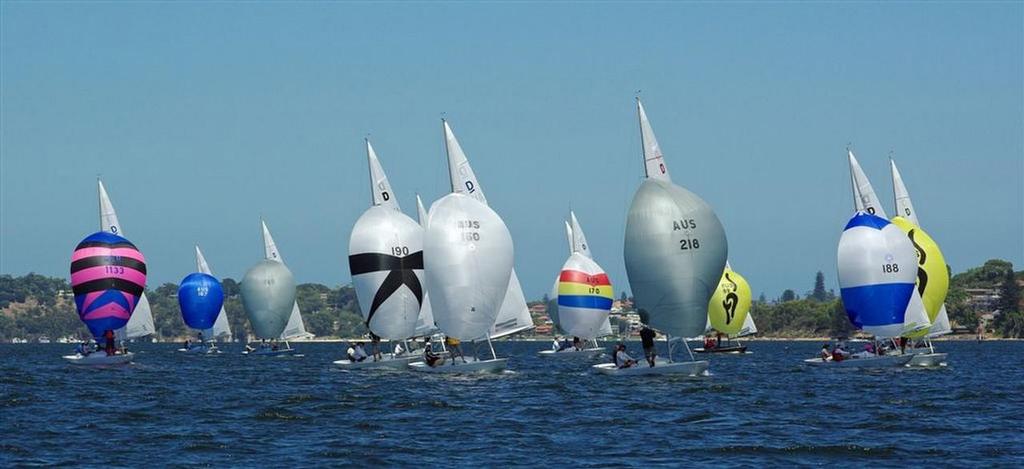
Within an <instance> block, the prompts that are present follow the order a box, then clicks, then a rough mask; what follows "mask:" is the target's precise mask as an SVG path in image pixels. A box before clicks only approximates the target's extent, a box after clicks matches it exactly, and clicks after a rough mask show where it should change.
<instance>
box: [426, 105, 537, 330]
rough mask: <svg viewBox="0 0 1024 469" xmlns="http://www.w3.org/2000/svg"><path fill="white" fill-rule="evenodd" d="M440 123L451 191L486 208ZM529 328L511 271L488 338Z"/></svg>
mask: <svg viewBox="0 0 1024 469" xmlns="http://www.w3.org/2000/svg"><path fill="white" fill-rule="evenodd" d="M442 124H443V127H444V141H445V150H446V151H447V154H448V173H449V177H450V179H451V187H452V192H453V193H455V194H463V195H466V196H469V197H472V198H474V199H476V200H477V201H479V202H480V203H482V204H484V205H488V204H487V198H486V197H485V196H484V190H483V187H482V186H481V185H480V181H479V180H477V178H476V174H475V173H474V172H473V168H472V167H471V166H470V165H469V160H468V159H467V158H466V153H465V152H464V151H463V150H462V146H461V145H459V141H458V139H456V138H455V133H454V132H452V128H451V126H449V125H448V121H442ZM431 211H433V208H431ZM502 224H504V222H503V223H502ZM533 327H534V324H533V318H532V317H531V316H530V309H529V308H528V307H527V306H526V297H525V296H524V295H523V287H522V286H521V285H520V284H519V277H518V276H517V275H516V272H515V269H514V268H513V269H512V275H511V276H510V277H509V284H508V289H507V292H506V293H505V298H504V300H503V301H502V304H501V310H500V311H499V312H498V317H497V318H496V319H495V322H494V325H493V326H492V327H491V329H490V331H489V332H488V336H489V337H490V338H491V339H497V338H500V337H505V336H509V335H512V334H516V333H519V332H523V331H525V330H529V329H532V328H533ZM477 338H478V339H479V338H482V337H477Z"/></svg>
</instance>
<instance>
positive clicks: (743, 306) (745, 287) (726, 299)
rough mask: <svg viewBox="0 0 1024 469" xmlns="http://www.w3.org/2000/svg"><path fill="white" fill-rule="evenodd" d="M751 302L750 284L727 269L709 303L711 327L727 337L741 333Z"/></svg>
mask: <svg viewBox="0 0 1024 469" xmlns="http://www.w3.org/2000/svg"><path fill="white" fill-rule="evenodd" d="M750 300H751V298H750V284H748V283H747V280H746V279H744V278H743V276H741V275H740V274H738V273H736V272H733V271H732V270H731V269H728V268H726V269H725V272H723V273H722V279H721V280H719V282H718V288H716V289H715V294H714V295H712V296H711V301H710V302H708V318H709V319H710V320H711V327H713V328H715V330H716V331H718V332H721V333H723V334H726V335H734V334H737V333H739V332H740V329H743V321H745V320H746V319H747V313H749V312H750Z"/></svg>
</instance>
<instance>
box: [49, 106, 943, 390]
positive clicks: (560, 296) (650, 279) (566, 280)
mask: <svg viewBox="0 0 1024 469" xmlns="http://www.w3.org/2000/svg"><path fill="white" fill-rule="evenodd" d="M636 112H637V116H638V120H639V129H640V139H641V146H642V149H641V152H640V155H639V156H640V157H641V158H640V161H642V164H643V168H644V178H643V180H642V181H641V183H640V186H639V187H638V188H637V189H636V191H635V194H634V196H633V200H632V203H631V205H630V208H629V212H628V214H627V216H626V221H625V241H624V247H623V254H624V260H625V266H626V273H627V276H628V279H629V284H630V287H631V289H632V291H633V295H634V298H635V305H636V307H637V310H638V313H639V315H640V316H641V321H642V322H643V323H644V324H645V325H646V326H647V327H650V328H652V329H654V330H656V331H658V332H659V333H660V336H661V337H662V338H663V339H664V346H663V349H662V350H664V354H663V355H662V354H660V353H659V351H658V350H657V348H656V347H651V345H650V344H645V349H647V350H648V352H649V353H650V355H649V356H648V361H646V362H645V361H640V363H639V364H635V361H634V360H629V361H626V360H620V353H619V351H618V350H616V351H615V352H614V353H613V354H612V355H611V358H612V361H611V362H608V363H600V364H596V365H593V366H592V368H593V370H594V371H595V372H597V373H600V374H606V375H619V376H632V375H661V374H683V375H689V376H700V375H707V374H709V369H710V362H709V361H708V360H700V359H697V358H696V356H695V355H694V352H695V351H696V352H698V353H712V352H732V353H744V352H745V351H746V347H745V346H742V345H740V344H738V343H737V344H726V345H724V346H723V345H722V344H721V342H720V341H721V337H722V336H723V335H724V336H725V337H727V338H729V339H736V338H739V337H743V336H747V335H751V334H754V333H756V332H757V327H756V326H755V325H754V320H753V316H752V315H751V314H750V308H751V289H750V286H749V284H748V283H747V281H746V279H745V278H743V276H741V275H740V274H739V273H738V272H736V271H734V270H733V269H732V267H731V265H730V262H729V248H728V240H727V237H726V232H725V228H724V227H723V225H722V223H721V221H720V220H719V218H718V216H717V215H716V213H715V212H714V210H713V209H712V207H711V206H710V205H709V204H708V203H707V202H705V201H704V200H703V199H701V198H700V197H699V196H698V195H697V194H695V193H693V192H691V191H690V190H688V189H686V188H685V187H683V186H682V185H681V184H680V182H682V181H685V180H687V179H689V178H690V175H688V174H685V173H681V177H680V178H679V179H678V181H680V182H675V181H674V180H673V178H672V177H671V176H670V173H669V168H668V165H667V162H666V159H665V157H664V155H663V154H662V149H661V147H660V145H659V144H658V140H657V138H656V136H655V133H654V130H653V128H652V126H651V123H650V120H649V119H648V117H647V113H646V110H645V108H644V105H643V103H641V102H640V100H639V99H637V101H636ZM442 132H443V138H444V143H445V153H446V162H447V169H448V176H449V183H450V192H449V193H448V194H446V195H444V196H443V197H441V198H440V199H438V200H437V201H435V202H433V203H432V204H431V205H430V209H429V210H427V209H426V208H425V206H424V204H423V201H422V200H421V198H420V196H419V195H418V194H417V195H416V207H417V220H413V219H412V218H411V217H409V216H408V215H406V214H405V213H403V212H402V209H401V207H400V205H399V202H398V200H397V199H396V197H395V194H394V191H393V189H392V187H391V183H390V181H389V180H388V177H387V175H386V174H385V172H384V168H383V165H382V164H381V160H380V158H379V157H378V155H377V153H376V151H375V150H374V148H373V145H372V144H371V142H370V141H369V140H368V139H367V140H366V141H365V149H366V159H367V166H368V169H369V187H370V197H369V202H370V204H369V207H368V208H367V209H366V211H365V212H363V214H362V215H361V216H360V217H359V219H358V220H357V221H356V223H355V225H354V226H353V229H352V232H351V236H350V239H349V247H348V263H349V269H350V272H351V276H352V282H353V286H354V288H355V290H356V296H357V298H358V301H359V306H360V312H361V314H362V318H363V320H364V323H365V325H366V327H367V329H368V330H369V332H370V335H371V337H372V338H373V339H374V340H373V346H374V348H375V350H374V354H373V356H372V357H366V356H363V357H353V356H351V355H350V356H349V357H347V359H342V360H337V361H335V362H334V365H335V366H337V367H340V368H342V369H347V370H359V369H374V368H392V369H395V368H398V369H409V370H413V371H418V372H425V373H477V372H502V371H504V370H506V369H507V367H508V358H507V357H499V356H498V354H497V352H496V351H495V349H494V346H493V341H494V340H497V339H500V338H504V337H509V336H512V335H514V334H518V333H521V332H524V331H528V330H530V329H532V328H533V327H534V325H533V320H532V318H531V316H530V312H529V309H528V308H527V305H526V299H525V296H524V294H523V291H522V287H521V285H520V282H519V278H518V276H517V275H516V271H515V265H514V264H515V262H514V259H515V249H514V243H513V240H512V236H511V234H510V232H509V229H508V227H507V226H506V224H505V222H504V220H502V218H501V216H500V215H499V214H498V213H497V212H496V211H495V210H494V209H493V208H492V207H491V206H490V205H489V204H488V200H487V198H486V196H485V195H484V189H483V186H482V185H481V183H480V180H479V179H478V178H477V175H476V173H475V172H474V171H473V169H472V167H471V166H470V163H469V159H468V157H467V155H466V153H465V151H464V150H463V148H462V146H461V145H460V143H459V141H458V139H457V138H456V137H455V133H454V131H453V130H452V127H451V125H450V124H449V122H448V121H447V120H444V119H442ZM847 156H848V162H849V167H850V175H851V182H852V189H853V200H854V214H853V216H852V218H851V219H850V220H849V222H848V223H847V225H846V227H845V229H844V231H843V234H842V237H841V239H840V242H839V245H838V253H837V259H838V266H839V283H840V286H841V292H842V298H843V302H844V305H845V307H846V310H847V313H848V315H849V318H850V321H851V322H852V323H853V325H854V326H855V327H857V328H858V329H860V330H862V331H864V332H865V333H869V334H872V335H873V336H874V337H875V338H876V340H881V341H886V340H892V341H893V344H899V345H903V346H901V347H898V348H899V349H900V350H899V351H896V350H895V349H896V348H897V347H893V349H894V351H893V352H890V353H889V354H884V355H883V354H879V353H877V352H873V353H872V354H870V355H865V354H851V355H849V356H842V355H838V356H834V357H833V356H829V357H825V356H822V357H818V358H813V359H807V360H805V363H807V364H811V365H833V366H856V367H863V366H891V365H904V364H910V365H917V366H936V365H941V364H944V363H945V361H946V354H944V353H938V352H936V351H935V350H934V346H933V344H932V343H931V339H933V338H934V337H937V336H940V335H943V334H947V333H949V332H950V327H949V320H948V315H947V313H946V309H945V305H944V301H945V296H946V292H947V291H948V287H949V276H948V272H947V270H946V266H945V261H944V260H943V257H942V253H941V251H940V250H939V247H938V245H937V243H935V241H934V240H933V239H932V238H931V237H930V236H929V235H928V234H927V233H925V232H924V230H923V229H922V228H921V227H920V223H919V220H918V217H917V213H916V211H915V210H914V207H913V204H912V203H911V200H910V195H909V193H908V191H907V188H906V186H905V184H904V182H903V179H902V176H901V174H900V173H899V170H898V169H897V168H896V164H895V162H894V161H891V164H890V166H891V171H892V183H893V189H894V202H895V206H894V208H895V211H896V214H897V215H896V216H895V217H893V218H892V219H889V218H888V217H887V216H886V214H885V210H884V209H883V207H882V204H881V202H880V200H879V198H878V196H877V195H876V193H875V191H874V188H873V187H872V185H871V183H870V182H869V181H868V179H867V176H866V174H865V173H864V171H863V169H862V168H861V167H860V164H859V162H858V161H857V159H856V157H855V156H854V154H853V152H852V151H848V154H847ZM677 176H679V175H678V174H677ZM98 192H99V206H100V229H101V231H100V232H99V233H97V234H94V235H92V236H90V237H89V238H86V240H84V241H83V242H82V243H81V244H80V245H79V250H78V251H76V259H79V260H76V262H77V263H78V264H77V265H78V267H76V264H74V263H73V264H72V271H73V272H77V270H76V268H77V269H81V268H82V266H83V265H84V264H83V262H85V261H82V260H81V259H86V257H87V256H89V255H93V256H96V255H101V254H97V253H98V252H100V251H95V249H97V248H94V247H93V246H101V245H102V246H103V247H104V248H109V247H111V246H117V247H126V246H129V245H130V246H131V248H132V249H134V245H131V244H130V242H128V241H127V240H125V239H123V238H122V236H123V233H122V232H121V226H120V223H119V221H118V218H117V214H116V213H115V211H114V207H113V205H112V203H111V201H110V197H109V196H108V194H107V191H106V188H105V187H104V185H103V183H102V182H98ZM564 225H565V232H566V240H567V245H568V258H567V259H566V261H565V263H564V264H563V265H562V268H561V270H560V271H559V272H558V274H557V275H556V277H555V281H554V285H553V287H552V291H551V295H550V296H551V301H550V303H549V305H548V307H549V308H548V309H549V314H550V316H551V318H552V320H553V321H554V323H555V327H556V328H557V331H558V332H560V333H561V334H564V335H565V336H572V337H573V339H574V340H573V343H572V345H571V346H568V345H567V344H568V339H566V342H565V344H561V345H560V344H559V343H558V342H557V341H556V343H555V344H554V345H553V347H552V350H545V351H542V352H540V353H539V354H538V355H539V356H540V357H546V358H555V357H558V358H569V357H575V358H584V359H593V358H596V357H600V356H607V355H605V354H604V352H605V350H604V349H603V348H601V347H600V345H599V344H598V339H601V338H606V337H609V336H611V335H612V328H611V323H610V320H609V313H610V310H611V307H612V303H613V298H614V291H613V287H612V283H611V281H610V279H609V277H608V274H607V273H606V272H605V271H604V269H603V268H602V267H601V266H600V265H599V264H598V263H597V261H596V260H595V259H594V255H593V253H592V251H591V246H590V245H589V244H588V242H587V238H586V236H585V234H584V232H583V228H582V226H581V224H580V222H579V220H578V219H577V217H576V214H575V212H573V211H571V210H570V211H569V213H568V217H567V219H566V220H564ZM260 227H261V231H262V240H263V245H264V246H263V247H264V251H263V258H262V259H261V260H259V261H258V262H257V263H256V264H254V265H253V266H252V267H250V268H249V269H248V271H246V273H245V276H244V277H243V279H242V282H241V285H240V293H241V300H242V305H243V307H244V310H245V313H246V316H247V317H248V320H249V322H250V324H251V326H252V330H253V332H254V334H255V337H256V340H257V342H254V343H252V344H249V345H247V346H246V350H245V352H243V353H245V354H246V355H249V356H254V357H256V356H289V355H291V356H301V355H298V354H297V351H296V350H295V349H293V348H292V347H291V344H290V341H292V340H295V339H301V338H309V337H311V336H312V335H311V334H309V333H308V332H307V331H306V329H305V326H304V323H303V320H302V314H301V311H300V309H299V305H298V301H297V298H296V282H295V278H294V275H293V274H292V272H291V270H290V269H289V268H288V267H287V266H286V265H285V263H284V260H283V258H282V257H281V254H280V252H279V251H278V248H277V244H276V243H275V242H274V239H273V237H272V236H271V234H270V230H269V228H268V227H267V224H266V222H265V221H264V220H263V219H261V220H260ZM103 252H106V251H103ZM110 256H111V257H109V258H104V259H107V260H106V261H102V262H114V263H115V264H116V262H115V260H117V259H120V258H119V257H113V254H110ZM138 256H139V258H140V259H141V254H138ZM195 260H196V270H197V271H196V272H195V273H193V274H190V275H189V276H188V277H186V279H185V280H184V281H183V282H182V289H181V291H180V294H179V299H180V302H181V306H182V314H183V319H184V320H185V321H186V323H187V324H188V325H189V326H191V327H193V328H194V329H195V330H196V331H197V333H198V334H199V336H200V337H201V338H202V339H201V340H198V341H196V342H195V343H190V344H188V345H187V346H186V347H185V348H183V349H181V351H182V352H186V353H195V354H215V353H219V350H218V349H217V347H216V341H218V340H230V339H231V328H230V326H229V324H228V320H227V314H226V312H225V310H224V307H223V293H222V291H221V288H220V284H219V281H218V280H217V279H216V277H213V273H212V271H211V269H210V266H209V264H208V263H207V261H206V258H205V257H204V256H203V253H202V251H201V250H200V248H199V246H198V245H196V246H195ZM88 262H94V263H95V262H100V261H93V260H89V261H88ZM117 262H120V261H117ZM91 265H92V264H91ZM97 265H98V264H97ZM104 265H105V264H104ZM132 265H133V268H136V269H138V268H140V267H138V266H136V265H135V264H132ZM140 265H141V264H140ZM118 268H120V267H115V271H116V269H118ZM141 269H142V273H143V275H142V276H141V281H142V282H143V283H144V265H142V267H141ZM107 271H108V272H109V271H110V268H109V267H108V268H107ZM76 275H79V278H81V279H85V275H86V274H76ZM115 277H116V275H115ZM136 277H138V276H136ZM136 277H132V278H133V279H134V280H135V281H136V282H137V281H140V280H139V279H138V278H136ZM101 280H103V281H105V282H106V283H104V284H103V286H102V287H103V288H108V289H111V290H107V291H108V293H109V292H112V291H114V290H113V289H116V288H122V289H125V288H127V289H132V287H131V284H129V283H126V282H125V281H124V280H123V279H120V278H111V279H101ZM90 281H92V277H90ZM78 284H79V286H80V287H81V288H82V291H83V292H84V291H85V289H87V288H88V289H91V290H90V291H94V290H96V289H99V288H101V287H99V286H95V285H94V284H91V283H88V282H86V281H85V280H83V281H82V282H78ZM136 290H137V292H138V293H139V294H138V296H137V299H136V298H135V297H133V296H131V295H130V294H128V293H125V298H127V301H123V300H121V299H118V300H117V302H116V303H117V304H116V305H115V306H114V309H111V310H110V311H113V312H112V313H110V314H112V315H114V316H117V318H118V320H117V321H115V322H109V321H107V320H104V321H105V322H97V320H96V319H95V317H96V314H97V313H96V312H95V311H93V310H90V309H89V307H92V308H93V309H96V307H95V305H94V304H93V303H95V304H100V303H96V302H95V301H93V300H94V299H95V298H96V295H97V294H96V293H91V295H92V296H89V297H88V298H87V297H86V296H85V293H83V296H82V299H81V300H79V296H78V292H77V291H76V303H77V304H78V306H79V313H80V316H81V317H82V319H83V321H85V322H86V323H87V325H89V326H90V330H92V331H93V333H94V335H96V337H97V342H99V340H100V335H97V334H101V333H103V332H104V331H98V330H95V329H94V326H96V327H100V326H97V324H102V325H108V324H116V325H118V326H119V327H117V328H116V329H115V330H114V331H113V333H114V335H115V336H116V338H117V340H119V341H121V342H124V341H128V340H133V339H139V338H142V337H145V336H147V335H150V334H153V333H154V332H155V328H154V325H153V317H152V313H151V310H150V307H149V303H148V300H147V299H146V297H145V294H144V292H143V291H141V290H138V289H134V290H132V291H136ZM111 294H113V295H114V296H113V297H112V298H114V297H116V298H120V297H119V296H117V295H116V294H114V293H111ZM104 295H107V293H104ZM111 301H112V300H111ZM90 302H91V303H90ZM86 303H89V305H92V306H89V305H86ZM118 305H120V306H118ZM118 308H120V309H118ZM115 310H116V311H115ZM126 312H127V314H125V313H126ZM112 317H113V316H112ZM87 318H88V319H87ZM715 336H717V340H713V339H712V337H715ZM423 338H435V339H441V338H444V339H445V340H444V343H446V344H448V346H449V347H448V348H449V350H443V351H442V353H441V354H440V355H439V356H440V357H442V358H440V359H437V360H434V359H427V358H425V356H426V355H424V354H423V353H420V352H419V351H412V348H411V347H410V343H412V344H415V343H416V341H417V340H418V339H423ZM688 338H691V339H692V338H703V339H705V342H704V347H701V348H698V349H696V350H693V349H691V348H690V345H689V343H688ZM901 338H902V339H901ZM381 340H383V341H388V342H390V343H394V344H401V345H399V346H398V347H396V348H395V349H394V351H393V352H391V351H389V352H383V353H382V352H381V351H380V350H379V349H377V348H378V346H379V341H381ZM897 341H902V342H897ZM906 341H909V342H910V344H911V346H910V347H906V346H905V345H906ZM439 342H441V340H435V341H434V344H438V343H439ZM463 345H465V346H466V347H465V348H466V349H469V348H472V350H470V351H469V353H466V352H465V351H464V350H463ZM425 347H426V348H427V349H430V348H431V345H429V341H428V342H427V345H426V346H425ZM881 349H882V347H881V346H879V347H878V348H876V350H881ZM86 355H88V354H87V353H85V354H83V353H79V354H76V355H75V356H67V357H65V359H67V360H68V361H69V362H72V363H85V362H95V363H94V364H113V363H125V362H129V361H131V355H130V352H122V353H121V355H120V356H118V355H117V353H113V354H108V358H107V359H100V358H99V356H97V357H94V358H91V359H86V358H87V357H86Z"/></svg>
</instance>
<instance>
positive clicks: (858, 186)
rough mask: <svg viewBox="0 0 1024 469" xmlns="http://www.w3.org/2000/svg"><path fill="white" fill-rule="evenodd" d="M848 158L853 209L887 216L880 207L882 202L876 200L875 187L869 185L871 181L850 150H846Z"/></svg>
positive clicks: (883, 216)
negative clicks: (851, 182)
mask: <svg viewBox="0 0 1024 469" xmlns="http://www.w3.org/2000/svg"><path fill="white" fill-rule="evenodd" d="M846 154H847V157H848V158H849V160H850V177H851V178H852V179H853V201H854V210H855V211H865V212H868V213H870V214H872V215H877V216H879V217H882V218H889V217H888V216H887V215H886V214H885V209H884V208H882V202H881V201H879V200H878V195H876V194H875V189H874V188H873V187H871V181H869V180H868V176H867V175H866V174H864V170H863V169H861V167H860V163H859V162H857V157H855V156H853V151H852V150H846Z"/></svg>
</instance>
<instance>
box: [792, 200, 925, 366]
mask: <svg viewBox="0 0 1024 469" xmlns="http://www.w3.org/2000/svg"><path fill="white" fill-rule="evenodd" d="M914 256H915V254H914V247H913V245H911V243H910V240H909V239H907V237H906V235H904V234H903V231H902V230H900V229H899V228H897V227H896V225H893V224H892V223H889V221H888V220H886V219H885V218H882V217H879V216H875V215H872V214H870V213H868V212H866V211H858V212H857V213H856V214H854V216H853V218H851V219H850V221H849V223H847V224H846V227H845V228H844V229H843V235H842V237H840V239H839V248H838V253H837V260H838V265H839V287H840V290H841V293H842V298H843V307H844V308H846V314H847V316H848V317H849V319H850V322H852V323H853V325H854V327H856V328H857V329H860V330H863V331H864V332H867V333H869V334H872V335H874V336H875V338H877V339H883V340H884V339H890V338H893V337H901V336H905V335H906V334H909V333H912V332H915V331H919V330H922V329H926V328H927V327H928V324H927V321H928V317H927V316H926V315H925V314H924V310H923V308H922V309H920V310H917V309H914V308H909V307H908V304H909V303H911V302H912V301H913V298H914V295H913V293H914V292H915V291H916V290H915V289H914V281H915V279H916V272H915V269H914V268H913V266H914V265H915V264H917V261H916V260H915V259H914ZM917 298H918V299H919V300H920V296H918V297H917ZM917 313H920V314H917ZM875 347H876V351H874V352H871V351H864V352H861V353H855V354H851V355H849V356H846V355H842V356H843V357H844V359H841V360H834V359H832V357H818V358H808V359H806V360H804V363H806V364H810V365H825V364H828V365H830V366H844V367H889V366H903V365H905V364H906V363H907V362H909V361H910V359H911V356H909V355H891V354H890V355H882V354H878V352H877V349H879V348H880V347H878V346H877V345H876V346H875Z"/></svg>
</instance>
